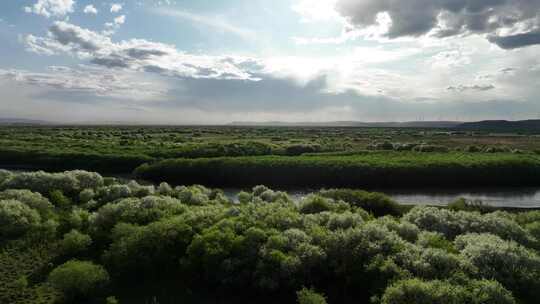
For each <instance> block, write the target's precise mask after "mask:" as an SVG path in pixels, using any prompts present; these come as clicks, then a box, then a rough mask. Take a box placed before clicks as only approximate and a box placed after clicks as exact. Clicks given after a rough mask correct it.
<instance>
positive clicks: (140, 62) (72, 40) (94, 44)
mask: <svg viewBox="0 0 540 304" xmlns="http://www.w3.org/2000/svg"><path fill="white" fill-rule="evenodd" d="M23 41H24V42H25V43H26V45H27V49H28V50H30V51H33V52H36V53H40V54H47V55H50V54H56V53H67V54H71V55H75V56H78V57H79V58H82V59H87V60H90V62H91V63H93V64H95V65H98V66H104V67H109V68H124V69H130V70H137V71H146V72H153V73H157V74H160V75H166V76H173V77H190V78H215V79H243V80H251V81H256V80H258V78H257V77H256V76H255V74H256V72H258V69H260V66H259V65H258V63H257V62H256V61H254V60H252V59H249V58H241V57H234V56H206V55H191V54H186V53H184V52H181V51H178V50H177V49H176V48H175V47H174V46H172V45H167V44H163V43H156V42H151V41H147V40H144V39H131V40H127V41H126V40H125V41H121V42H117V43H116V42H113V41H112V40H111V38H110V37H108V36H106V35H102V34H99V33H96V32H93V31H90V30H87V29H84V28H81V27H79V26H76V25H73V24H70V23H67V22H63V21H57V22H55V23H54V24H53V26H51V27H50V28H49V33H48V35H47V36H46V37H35V36H32V35H28V36H26V37H25V38H24V39H23Z"/></svg>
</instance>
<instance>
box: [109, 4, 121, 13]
mask: <svg viewBox="0 0 540 304" xmlns="http://www.w3.org/2000/svg"><path fill="white" fill-rule="evenodd" d="M122 8H123V6H122V4H120V3H113V4H112V5H111V13H118V12H120V11H121V10H122Z"/></svg>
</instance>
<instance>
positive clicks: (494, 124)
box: [456, 119, 540, 133]
mask: <svg viewBox="0 0 540 304" xmlns="http://www.w3.org/2000/svg"><path fill="white" fill-rule="evenodd" d="M456 128H457V129H460V130H467V131H489V132H499V133H515V132H520V133H540V120H538V119H535V120H519V121H508V120H485V121H478V122H467V123H463V124H460V125H459V126H457V127H456Z"/></svg>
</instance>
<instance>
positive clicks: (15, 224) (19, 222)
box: [0, 200, 41, 240]
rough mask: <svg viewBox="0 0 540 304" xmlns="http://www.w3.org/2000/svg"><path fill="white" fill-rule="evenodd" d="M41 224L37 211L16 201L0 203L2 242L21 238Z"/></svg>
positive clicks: (0, 234)
mask: <svg viewBox="0 0 540 304" xmlns="http://www.w3.org/2000/svg"><path fill="white" fill-rule="evenodd" d="M40 224H41V217H40V216H39V213H38V212H37V211H36V210H34V209H32V208H30V207H28V206H27V205H25V204H23V203H21V202H19V201H16V200H6V201H0V240H5V239H8V238H16V237H20V236H22V235H24V234H26V233H27V232H28V231H30V230H32V229H35V228H37V227H39V225H40Z"/></svg>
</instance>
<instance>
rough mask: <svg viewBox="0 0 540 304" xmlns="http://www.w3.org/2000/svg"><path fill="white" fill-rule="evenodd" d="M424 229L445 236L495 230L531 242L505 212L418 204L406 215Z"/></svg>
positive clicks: (518, 240)
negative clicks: (484, 213)
mask: <svg viewBox="0 0 540 304" xmlns="http://www.w3.org/2000/svg"><path fill="white" fill-rule="evenodd" d="M403 219H404V220H405V221H408V222H411V223H413V224H415V225H416V226H418V227H420V228H421V229H423V230H427V231H434V232H439V233H442V234H443V235H444V236H445V237H446V238H449V239H453V238H455V237H456V236H458V235H460V234H464V233H469V232H477V233H492V234H495V235H498V236H500V237H501V238H504V239H507V240H515V241H517V242H520V243H522V244H528V243H529V242H530V241H531V239H530V235H529V234H528V233H527V231H525V229H523V228H522V227H520V226H519V225H518V224H517V223H516V222H515V221H513V220H512V219H511V218H510V217H508V216H506V215H505V214H504V213H500V212H497V213H489V214H486V215H480V214H479V213H476V212H465V211H458V212H453V211H451V210H447V209H441V208H435V207H424V206H420V207H415V208H413V209H412V210H411V211H409V212H408V213H407V214H405V216H404V217H403Z"/></svg>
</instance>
